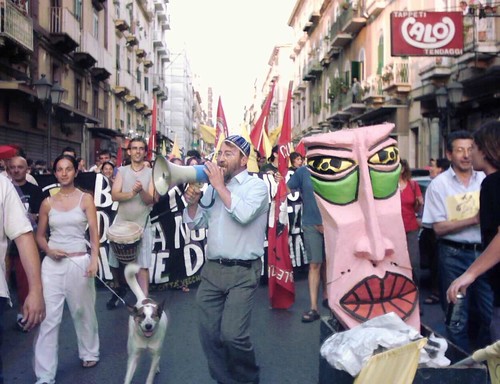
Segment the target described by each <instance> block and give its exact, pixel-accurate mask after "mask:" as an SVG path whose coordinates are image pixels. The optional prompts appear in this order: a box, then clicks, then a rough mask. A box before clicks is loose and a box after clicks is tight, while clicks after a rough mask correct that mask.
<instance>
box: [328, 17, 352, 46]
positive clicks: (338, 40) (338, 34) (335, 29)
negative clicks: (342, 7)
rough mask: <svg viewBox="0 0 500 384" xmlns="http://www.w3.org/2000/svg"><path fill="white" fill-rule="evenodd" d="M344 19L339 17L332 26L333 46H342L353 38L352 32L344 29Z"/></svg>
mask: <svg viewBox="0 0 500 384" xmlns="http://www.w3.org/2000/svg"><path fill="white" fill-rule="evenodd" d="M342 27H343V24H342V19H341V18H340V17H339V18H338V19H337V21H335V23H333V25H332V27H331V28H330V37H329V38H330V46H331V47H332V48H342V47H343V46H344V45H346V44H348V43H349V42H350V41H351V40H352V34H350V33H347V32H344V31H343V30H342Z"/></svg>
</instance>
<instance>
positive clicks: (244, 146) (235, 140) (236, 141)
mask: <svg viewBox="0 0 500 384" xmlns="http://www.w3.org/2000/svg"><path fill="white" fill-rule="evenodd" d="M224 143H229V144H233V145H235V146H236V147H238V149H239V150H240V151H241V153H243V155H244V156H246V157H248V156H250V144H249V143H248V141H246V140H245V139H244V138H243V137H242V136H240V135H231V136H228V137H226V138H225V139H224Z"/></svg>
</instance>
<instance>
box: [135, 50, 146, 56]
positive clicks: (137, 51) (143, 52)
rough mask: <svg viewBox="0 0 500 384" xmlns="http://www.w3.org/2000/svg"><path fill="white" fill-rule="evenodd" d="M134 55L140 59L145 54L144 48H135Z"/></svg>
mask: <svg viewBox="0 0 500 384" xmlns="http://www.w3.org/2000/svg"><path fill="white" fill-rule="evenodd" d="M135 55H136V56H137V58H139V59H142V58H143V57H145V56H146V51H145V50H144V49H141V48H138V49H136V50H135Z"/></svg>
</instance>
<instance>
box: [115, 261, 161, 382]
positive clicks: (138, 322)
mask: <svg viewBox="0 0 500 384" xmlns="http://www.w3.org/2000/svg"><path fill="white" fill-rule="evenodd" d="M139 269H140V267H139V266H138V265H137V264H135V263H130V264H127V266H126V267H125V279H126V280H127V283H128V285H129V287H130V290H131V291H132V292H133V293H134V295H135V297H136V298H137V303H136V304H135V306H134V307H132V306H129V310H130V312H131V316H130V319H129V321H128V342H127V351H128V362H127V374H126V375H125V381H124V383H125V384H129V383H130V382H131V381H132V376H134V372H135V370H136V368H137V363H138V361H139V357H140V355H141V353H142V351H143V350H146V349H147V350H149V352H150V354H151V368H150V370H149V373H148V377H147V379H146V384H152V383H153V380H154V377H155V375H156V374H157V373H158V372H160V355H161V349H162V347H163V340H164V339H165V333H166V331H167V323H168V320H167V315H166V313H165V312H164V311H163V304H164V302H163V303H161V304H157V303H155V302H154V301H153V300H151V299H149V298H147V297H146V296H145V295H144V292H142V289H141V287H140V286H139V283H138V282H137V278H136V274H137V273H138V272H139Z"/></svg>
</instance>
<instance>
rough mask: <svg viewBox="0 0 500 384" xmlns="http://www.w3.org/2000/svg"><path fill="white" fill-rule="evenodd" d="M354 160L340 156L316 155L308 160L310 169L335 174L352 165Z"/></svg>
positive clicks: (320, 172) (325, 173)
mask: <svg viewBox="0 0 500 384" xmlns="http://www.w3.org/2000/svg"><path fill="white" fill-rule="evenodd" d="M354 164H355V163H354V161H352V160H349V159H343V158H340V157H316V158H313V159H311V160H309V161H308V163H307V165H308V166H309V168H310V169H311V170H312V171H315V172H317V173H319V174H323V175H332V176H333V175H337V174H339V173H341V172H344V171H345V170H347V169H349V168H351V167H352V166H353V165H354Z"/></svg>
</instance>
